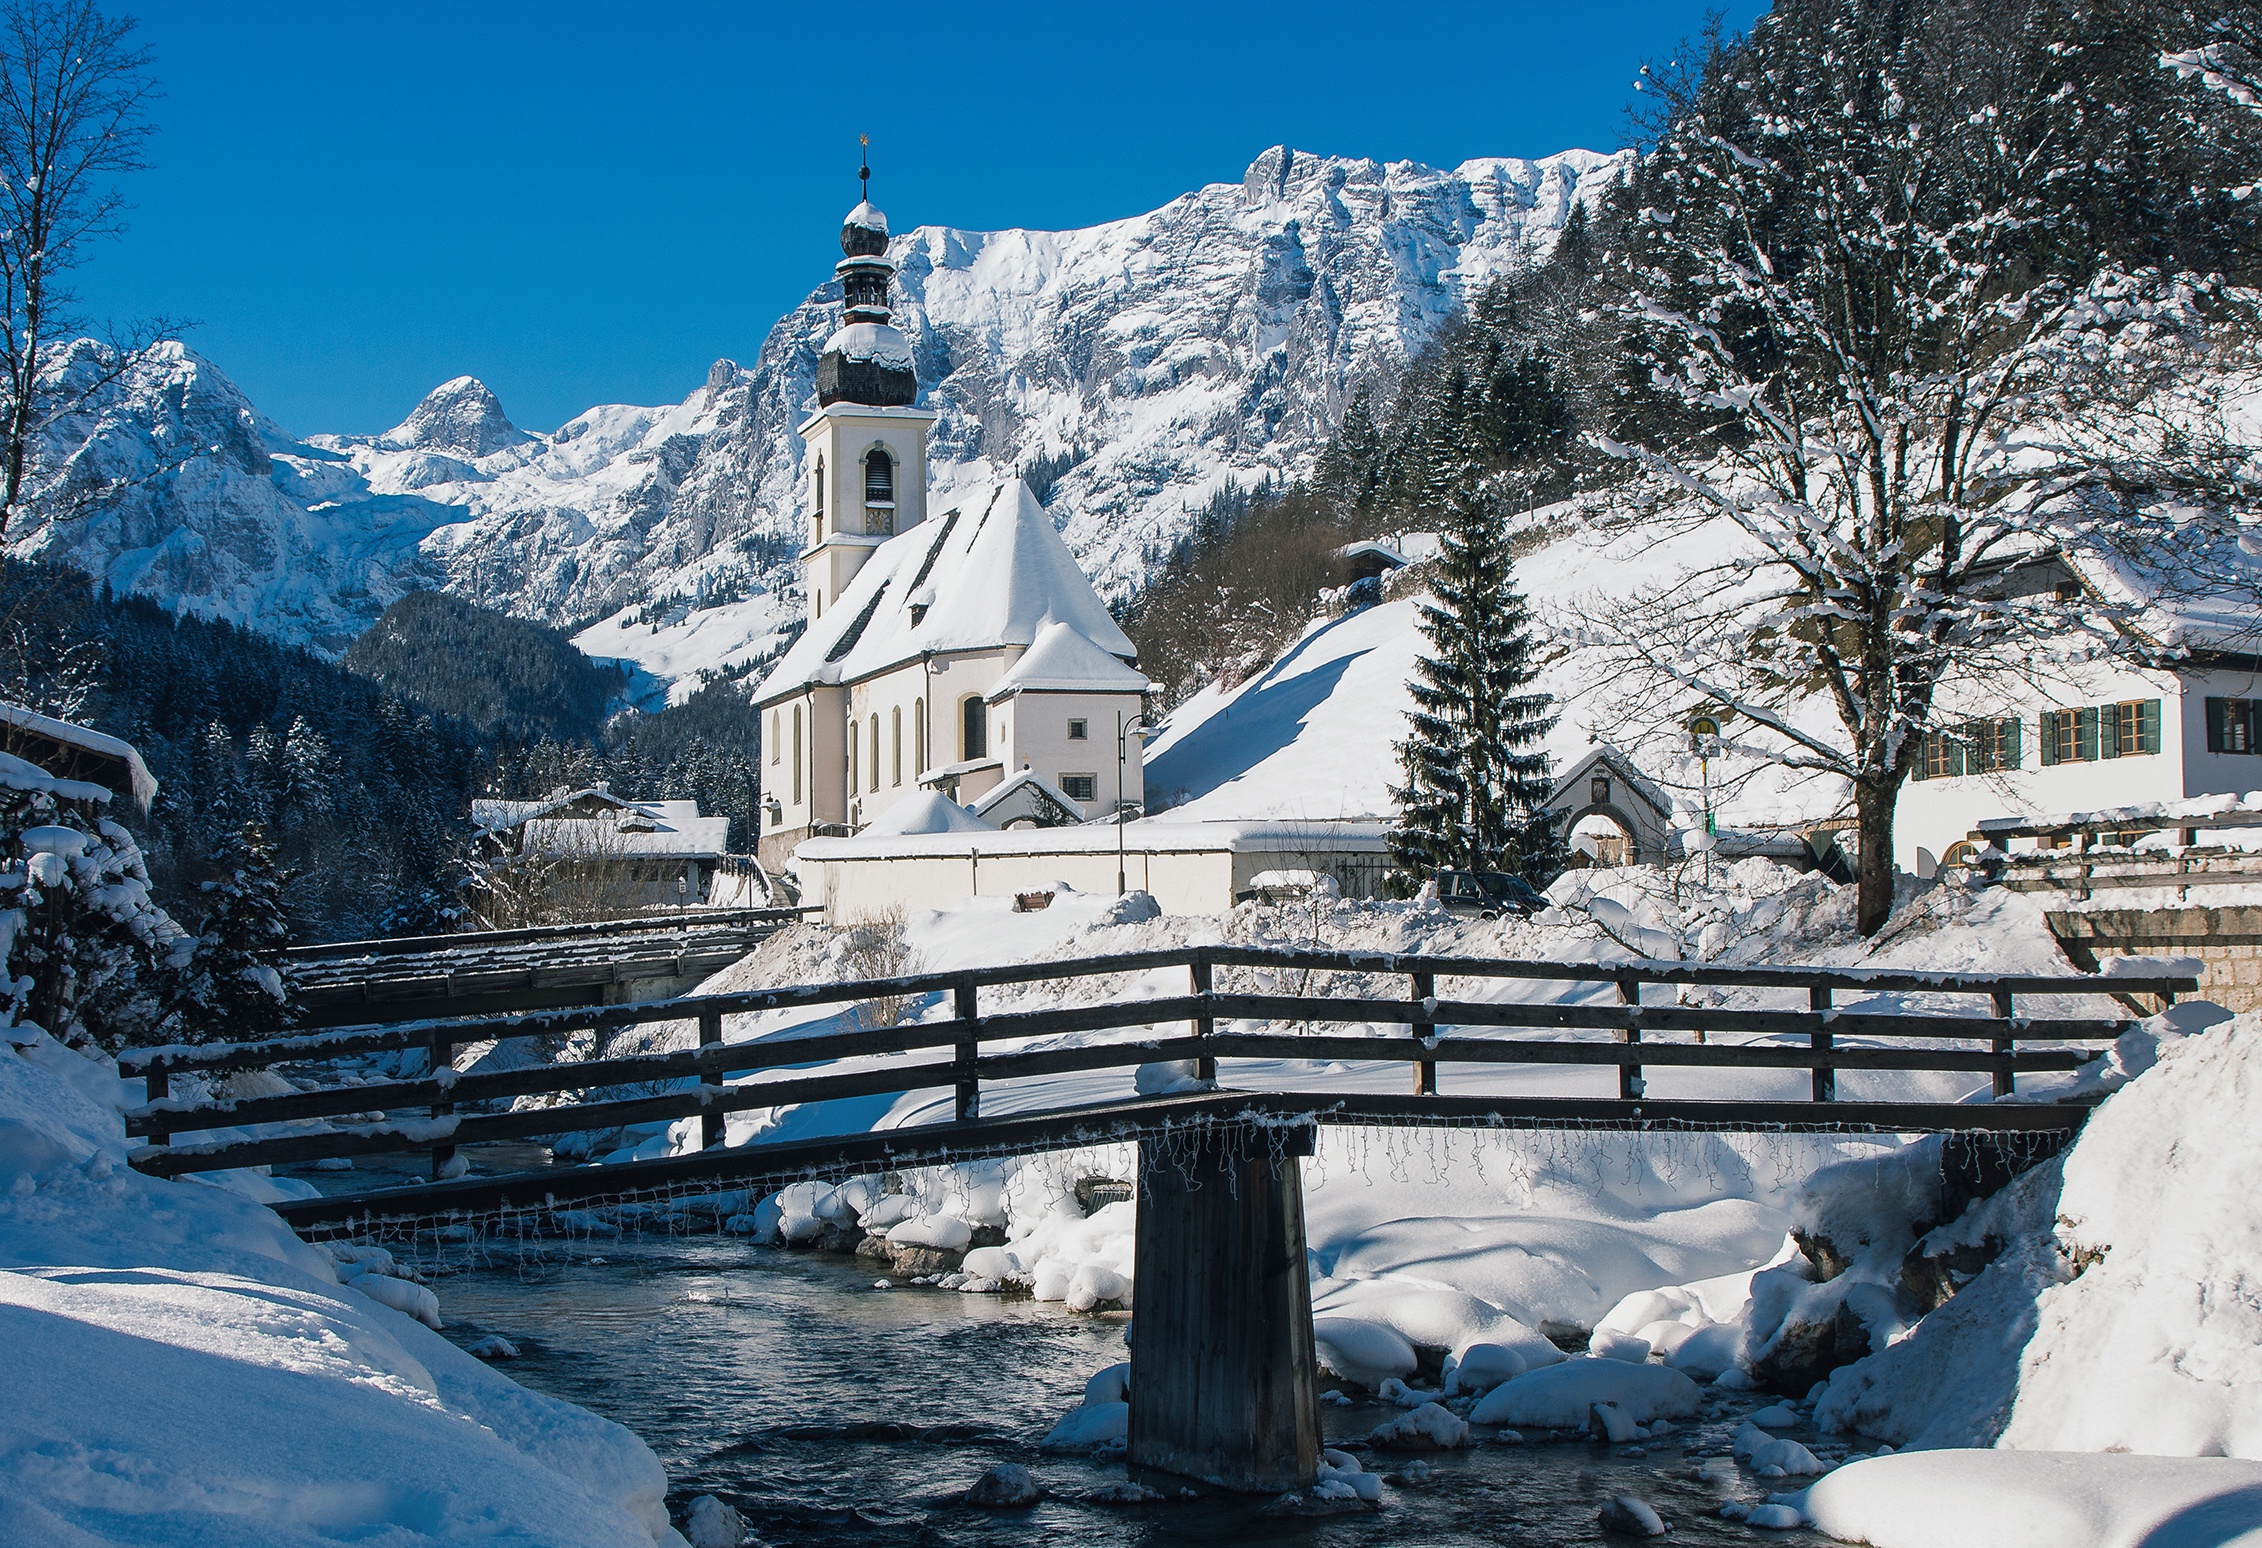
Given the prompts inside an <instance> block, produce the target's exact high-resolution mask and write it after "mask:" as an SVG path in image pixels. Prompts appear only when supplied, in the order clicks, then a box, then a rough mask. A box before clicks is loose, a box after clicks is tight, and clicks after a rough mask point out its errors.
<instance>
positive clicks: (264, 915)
mask: <svg viewBox="0 0 2262 1548" xmlns="http://www.w3.org/2000/svg"><path fill="white" fill-rule="evenodd" d="M288 880H289V878H288V877H287V876H286V875H285V874H284V873H283V870H282V868H281V867H280V866H278V865H277V863H276V860H275V848H274V845H273V844H272V843H270V842H269V841H268V838H267V834H266V831H265V830H264V829H263V828H261V827H260V826H259V824H257V823H255V822H247V823H245V824H244V825H243V826H242V827H241V828H239V829H237V830H236V832H235V834H234V835H233V836H232V837H230V838H229V839H228V840H227V841H226V842H225V843H223V844H222V845H221V846H220V847H219V848H218V849H217V850H215V851H214V852H213V855H212V859H211V862H210V867H209V874H208V875H207V876H206V877H205V879H204V880H203V881H201V882H200V883H198V884H197V898H198V902H199V903H200V904H201V906H202V910H203V912H202V915H201V917H200V918H199V919H198V921H197V929H196V947H195V951H194V953H193V955H191V957H190V958H189V962H188V971H187V974H186V977H185V980H184V982H183V984H182V986H181V989H180V996H179V1000H178V1002H177V1010H176V1026H175V1028H174V1032H173V1035H175V1036H177V1037H179V1038H180V1039H181V1040H183V1041H184V1042H212V1041H220V1040H226V1041H230V1042H242V1041H245V1040H248V1039H253V1038H262V1037H273V1036H275V1035H276V1034H278V1033H280V1032H282V1031H283V1030H284V1029H285V1028H287V1027H288V1026H290V1024H291V1023H292V1021H293V1020H294V1017H293V1015H292V1007H291V1003H290V996H289V993H288V991H287V990H286V989H285V987H284V984H283V979H282V975H281V973H280V972H279V971H278V965H279V963H278V959H279V958H280V956H281V954H282V950H283V948H284V947H285V946H288V945H289V944H290V934H291V931H290V923H289V921H288V919H287V918H286V917H285V914H284V909H283V889H284V887H285V885H286V884H287V882H288Z"/></svg>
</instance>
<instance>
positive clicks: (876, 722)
mask: <svg viewBox="0 0 2262 1548" xmlns="http://www.w3.org/2000/svg"><path fill="white" fill-rule="evenodd" d="M867 756H868V757H869V758H870V759H871V760H872V777H871V779H870V780H868V781H866V783H865V786H864V788H865V789H867V790H877V789H879V788H880V717H879V716H878V715H874V716H873V717H872V750H871V752H870V753H869V754H867Z"/></svg>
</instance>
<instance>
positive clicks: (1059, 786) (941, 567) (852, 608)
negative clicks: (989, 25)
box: [754, 201, 1150, 870]
mask: <svg viewBox="0 0 2262 1548" xmlns="http://www.w3.org/2000/svg"><path fill="white" fill-rule="evenodd" d="M841 249H842V251H843V252H844V253H845V254H846V255H847V256H846V257H845V258H844V259H843V260H842V261H841V263H840V265H839V266H838V267H839V272H840V274H841V277H842V288H843V293H844V296H845V297H846V301H847V305H846V309H845V312H844V317H843V322H842V326H841V328H840V330H839V331H838V332H836V333H835V334H834V335H833V336H832V337H831V338H830V339H829V340H827V341H826V345H825V350H824V354H823V356H822V357H821V358H820V360H819V362H818V368H817V400H818V407H817V411H816V412H815V413H814V414H812V415H810V416H809V418H808V419H807V420H806V421H805V422H804V423H803V424H802V425H801V427H800V433H801V437H802V441H803V444H804V447H805V455H804V466H805V467H806V469H807V475H806V477H805V479H804V482H803V488H804V491H805V499H806V507H805V512H804V519H805V524H806V525H805V531H806V533H807V536H808V540H809V541H808V546H807V547H806V548H804V549H803V550H802V553H801V556H800V558H801V572H802V583H803V588H804V591H805V593H806V596H807V602H808V627H807V628H806V630H804V632H803V633H802V635H801V638H800V639H799V640H798V641H796V642H795V644H794V646H793V648H792V649H791V650H789V651H787V653H786V654H785V656H784V657H783V658H781V659H780V660H779V662H778V663H777V665H776V666H775V667H774V668H772V669H771V671H770V673H769V675H768V676H767V677H766V678H764V679H763V681H762V683H761V685H760V686H759V687H758V688H756V690H755V692H754V706H755V710H756V713H758V714H759V715H760V716H761V717H762V745H763V747H764V754H763V792H764V793H763V802H762V820H761V835H760V840H759V851H758V852H759V856H760V859H761V861H762V863H763V865H764V866H766V867H767V868H769V869H771V870H778V869H781V868H782V867H783V866H784V865H785V864H786V862H787V861H788V859H789V858H790V857H791V856H792V854H793V852H794V850H795V849H796V848H797V847H798V846H799V845H801V844H802V843H803V841H805V840H807V839H810V838H814V837H819V836H831V837H840V836H847V835H851V834H854V833H856V832H858V831H860V830H862V829H864V828H866V827H867V826H869V825H870V824H872V823H873V822H875V821H877V820H878V819H879V818H880V817H882V816H883V815H884V814H885V813H886V812H887V811H888V810H889V809H890V808H891V807H893V806H895V805H896V804H897V803H898V802H901V801H904V800H907V799H912V798H916V797H918V796H920V795H921V794H922V793H927V792H937V793H940V794H942V795H944V796H947V797H948V798H950V799H951V800H953V801H956V802H959V803H964V804H972V803H978V802H979V801H981V800H982V799H983V798H984V797H987V796H988V795H990V794H991V793H992V792H993V791H997V790H999V789H1001V787H1004V786H1005V785H1007V784H1008V783H1009V782H1010V781H1013V780H1014V779H1016V777H1017V776H1020V775H1022V774H1028V775H1030V776H1033V781H1034V783H1033V784H1032V785H1030V786H1027V787H1025V788H1024V791H1023V793H1022V795H1021V796H1020V797H1018V799H1020V800H1021V801H1022V802H1023V804H1025V805H1027V806H1028V808H1029V809H1028V810H1027V811H1017V813H1016V815H1019V816H1022V817H1025V818H1026V819H1027V820H1029V821H1032V822H1042V821H1052V822H1058V821H1061V820H1073V821H1078V822H1082V821H1089V820H1091V819H1093V818H1098V817H1105V816H1113V815H1114V814H1115V813H1116V812H1117V811H1118V810H1119V809H1120V808H1122V807H1123V806H1126V805H1129V806H1136V805H1137V804H1138V803H1139V802H1140V800H1141V799H1142V796H1143V793H1144V787H1143V783H1142V779H1141V759H1142V738H1143V735H1144V729H1145V721H1144V719H1143V717H1142V713H1141V712H1142V710H1143V708H1144V705H1145V697H1144V696H1145V694H1146V693H1147V691H1148V688H1149V686H1150V685H1149V684H1148V682H1147V679H1146V678H1145V677H1144V676H1143V675H1142V674H1141V673H1140V672H1139V670H1138V666H1137V652H1136V650H1135V649H1134V648H1133V646H1132V644H1131V641H1130V639H1129V638H1128V637H1127V636H1126V635H1125V634H1124V633H1123V631H1122V630H1121V629H1120V628H1118V627H1117V626H1116V623H1115V620H1114V618H1113V617H1112V616H1110V614H1109V613H1108V610H1107V607H1106V604H1104V603H1103V602H1101V600H1100V598H1099V595H1098V593H1097V592H1095V591H1094V590H1093V589H1092V585H1091V582H1090V581H1089V580H1088V579H1087V578H1086V577H1085V575H1084V573H1083V572H1082V571H1081V570H1080V569H1078V568H1077V565H1076V561H1075V559H1074V558H1073V557H1072V556H1071V555H1070V554H1069V552H1068V548H1067V545H1065V544H1064V543H1062V542H1061V540H1060V534H1059V532H1058V530H1057V529H1056V528H1055V527H1054V526H1053V522H1052V518H1051V517H1050V516H1049V515H1048V514H1047V513H1046V511H1045V509H1044V507H1043V506H1042V505H1040V504H1038V502H1037V499H1036V497H1035V496H1034V495H1033V494H1031V493H1030V491H1029V489H1028V487H1027V486H1026V485H1025V484H1023V483H1022V482H1021V480H1020V479H1018V478H1008V479H1006V480H1004V481H1002V482H1000V483H997V484H994V485H991V486H989V487H987V488H984V489H979V490H976V491H974V492H973V493H972V494H971V495H970V496H969V497H968V498H966V499H964V500H962V501H960V502H959V503H958V504H956V505H954V506H953V507H952V508H951V509H949V510H946V511H944V512H942V513H941V514H940V515H931V514H930V513H929V511H928V509H927V504H928V488H927V433H928V430H929V428H930V427H931V426H932V424H933V421H934V415H933V414H931V413H929V412H927V411H926V410H923V409H919V408H917V407H915V406H914V404H915V402H916V400H917V397H918V378H917V374H916V371H915V369H914V364H913V359H912V352H911V346H910V344H909V342H908V341H907V340H906V339H905V338H904V336H903V334H902V333H901V332H900V331H898V330H897V329H896V328H895V327H894V326H893V324H892V323H891V322H890V320H889V319H890V316H891V313H890V310H889V307H888V304H887V297H888V285H889V282H890V280H891V279H892V277H893V275H894V273H895V269H894V266H893V265H892V264H890V263H889V262H888V261H887V257H886V251H887V217H886V216H884V215H883V214H881V213H880V211H878V210H877V209H875V208H873V207H872V205H871V203H870V202H869V201H866V202H864V203H861V204H859V205H857V207H856V208H855V209H853V210H851V211H850V212H849V215H848V219H847V221H846V223H845V225H844V227H843V229H842V232H841ZM1040 787H1041V789H1040ZM1040 796H1041V798H1040Z"/></svg>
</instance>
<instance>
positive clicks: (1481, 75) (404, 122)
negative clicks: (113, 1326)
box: [78, 0, 1757, 434]
mask: <svg viewBox="0 0 2262 1548" xmlns="http://www.w3.org/2000/svg"><path fill="white" fill-rule="evenodd" d="M1705 9H1706V7H1705V6H1704V5H1702V4H1701V3H1690V0H1623V3H1588V4H1584V5H1562V4H1549V5H1506V6H1496V7H1489V8H1487V7H1481V6H1479V7H1452V8H1445V7H1439V8H1434V9H1433V8H1428V7H1419V8H1417V7H1408V6H1351V5H1333V4H1325V3H1312V4H1303V5H1262V6H1259V5H1240V6H1234V5H1216V4H1210V5H1180V4H1148V5H1141V6H1067V7H1063V6H1059V5H1029V6H1018V5H995V6H978V7H977V6H968V5H928V6H922V7H918V8H916V9H914V8H910V7H905V6H901V5H885V4H880V5H875V4H870V3H863V4H830V5H827V4H818V5H804V6H796V7H793V8H790V9H785V8H775V9H773V8H770V7H766V6H757V5H732V4H702V3H692V0H681V3H672V4H662V3H652V4H627V3H615V4H610V5H594V4H578V3H571V0H559V3H546V4H541V5H535V4H525V5H516V6H511V5H504V4H500V3H494V0H453V3H449V4H428V3H424V0H390V3H385V4H364V3H349V0H321V3H315V4H308V3H305V0H298V3H294V4H279V3H276V4H270V3H250V0H246V3H223V0H148V3H146V4H142V5H139V6H135V7H131V14H134V15H136V16H138V17H139V18H140V20H141V23H142V33H143V37H144V40H145V41H146V42H147V43H148V44H149V45H150V46H151V47H152V48H153V49H154V50H155V52H156V55H157V74H158V77H159V79H160V81H161V82H162V84H163V87H164V90H165V93H166V95H165V99H164V100H163V101H162V102H160V103H159V104H158V106H157V109H156V118H157V121H158V124H159V133H158V135H157V137H156V139H155V140H154V142H153V143H152V145H151V160H152V163H153V165H152V168H151V170H149V171H148V172H145V173H141V174H139V175H137V176H136V177H134V178H133V179H132V180H131V181H130V183H129V185H128V188H127V193H128V196H129V198H130V199H131V200H132V201H133V203H134V205H135V207H136V208H135V210H134V212H133V214H132V215H131V217H130V220H131V223H132V229H131V230H130V231H129V232H128V234H127V235H126V237H125V238H124V240H123V241H121V242H119V243H116V244H113V245H110V246H108V247H105V248H104V249H103V250H101V251H100V253H99V254H98V255H97V256H96V257H95V258H94V260H93V261H92V262H90V263H89V264H88V265H87V267H86V268H85V270H84V271H83V272H82V273H81V275H80V276H79V287H78V288H79V289H80V291H81V293H82V294H83V296H84V299H85V301H86V304H87V309H88V310H89V311H90V312H91V313H93V314H95V315H97V316H118V317H127V316H137V315H147V314H152V313H165V314H168V315H173V316H184V317H188V318H191V319H193V320H195V322H196V323H197V326H196V327H195V328H194V329H193V330H192V331H191V332H190V333H189V335H188V338H189V342H190V343H191V344H192V345H193V346H194V347H196V348H197V349H198V350H200V351H201V352H203V353H204V354H205V355H207V356H208V357H210V358H211V359H212V360H214V361H215V362H216V363H217V364H219V366H220V367H221V368H222V369H223V370H225V371H226V372H228V373H229V375H231V376H233V377H234V378H235V379H236V380H237V381H238V382H239V383H241V384H242V385H243V387H244V388H245V390H246V391H247V392H249V393H250V394H251V397H252V400H253V401H254V402H256V403H257V404H259V405H260V407H261V408H263V409H265V410H266V411H267V412H268V413H269V414H271V415H273V416H274V417H275V418H276V419H277V420H279V421H280V422H281V423H282V424H283V425H284V427H285V428H286V429H289V430H292V431H294V432H297V433H301V434H305V433H310V432H313V431H317V430H340V431H375V430H381V429H384V428H386V427H387V426H390V425H392V424H394V423H396V422H398V421H399V420H400V419H401V418H402V417H403V416H404V415H405V414H406V413H407V412H408V410H409V408H410V407H411V406H413V405H414V403H415V402H416V400H417V399H418V398H419V397H420V396H422V395H423V393H424V392H426V391H427V390H428V389H430V388H431V387H432V386H434V385H435V384H437V383H439V382H441V381H443V380H445V379H447V378H448V377H451V376H456V375H462V374H470V375H475V376H478V377H480V378H481V379H483V380H485V381H486V382H487V383H488V384H489V385H490V386H492V387H493V388H494V389H495V391H496V392H497V393H498V394H500V395H501V397H502V400H503V404H504V406H505V408H506V409H507V410H508V411H509V412H510V414H511V416H512V418H513V419H514V420H516V421H518V422H519V423H521V424H523V425H526V426H528V427H529V428H533V429H550V428H553V427H554V426H556V425H557V424H559V423H561V422H563V421H564V420H565V419H567V418H569V417H571V416H572V415H573V414H575V413H578V412H579V411H580V410H582V409H584V408H586V407H588V406H589V405H591V404H593V403H602V402H635V403H659V402H668V401H673V400H676V399H679V398H682V397H684V396H685V395H686V394H688V393H689V392H690V391H691V390H692V389H693V388H694V387H696V386H697V385H698V384H699V382H700V381H701V380H702V379H703V378H704V376H705V374H706V369H707V366H708V364H709V362H711V361H712V360H714V359H715V358H716V357H717V356H721V355H729V356H732V357H733V358H736V359H739V360H742V361H750V360H752V359H753V357H754V355H755V353H756V352H757V351H758V350H759V349H760V347H761V343H762V338H763V336H764V334H765V333H766V332H767V331H768V329H769V327H770V325H771V323H773V322H774V321H776V319H777V318H778V316H779V315H780V314H781V313H783V312H785V311H786V310H788V309H789V308H790V307H792V306H793V305H794V304H795V303H796V302H798V301H799V300H800V298H801V297H802V296H803V295H804V294H806V293H807V292H808V291H809V290H810V289H811V288H812V287H814V286H815V285H816V284H818V283H819V282H821V281H822V280H824V279H825V278H826V277H827V276H828V274H829V272H830V269H831V265H832V262H833V260H834V259H835V258H836V257H838V256H839V254H838V249H837V248H836V247H835V245H834V242H835V238H836V234H837V232H838V222H839V218H840V216H841V214H842V212H844V211H845V210H846V209H847V208H848V206H849V205H850V204H852V203H853V202H854V199H855V192H856V180H855V167H856V159H855V158H856V136H857V135H858V134H859V133H869V134H870V135H871V136H872V154H873V162H874V176H873V192H874V198H875V200H876V202H878V203H879V204H880V205H881V207H882V208H884V209H886V210H887V211H888V213H889V215H890V217H891V219H892V220H893V221H894V222H895V225H896V229H898V230H899V231H900V230H904V229H907V228H908V227H910V226H912V225H917V224H922V223H931V224H940V225H954V226H961V227H967V228H973V229H986V228H995V227H1001V226H1035V227H1052V228H1060V227H1072V226H1082V225H1089V224H1092V223H1094V222H1097V221H1102V220H1109V219H1113V218H1116V217H1120V216H1125V215H1132V214H1136V213H1138V212H1140V211H1143V210H1147V209H1152V208H1154V207H1155V206H1157V205H1160V204H1162V203H1164V202H1166V201H1167V200H1169V199H1170V198H1172V197H1174V196H1175V195H1177V194H1179V193H1182V192H1185V191H1186V190H1188V189H1190V188H1194V187H1197V186H1199V185H1201V184H1203V183H1212V182H1220V181H1226V180H1233V179H1238V178H1239V176H1240V174H1241V170H1242V168H1243V167H1245V166H1246V165H1247V164H1248V163H1249V162H1250V161H1251V160H1252V159H1254V158H1255V156H1256V155H1257V154H1258V153H1259V152H1261V151H1263V150H1264V149H1265V148H1266V147H1267V146H1270V145H1273V144H1278V143H1287V144H1290V145H1293V146H1295V147H1297V148H1298V149H1301V150H1307V151H1315V152H1321V153H1327V154H1336V155H1350V156H1372V157H1376V158H1380V159H1384V160H1399V159H1412V160H1419V161H1426V162H1430V163H1432V164H1440V165H1451V164H1454V163H1457V162H1460V161H1463V160H1466V159H1468V158H1470V157H1473V156H1487V155H1521V156H1539V155H1546V154H1548V153H1550V152H1553V151H1558V150H1562V149H1565V148H1567V147H1571V146H1582V147H1587V148H1591V149H1596V150H1608V149H1612V148H1614V147H1615V146H1617V145H1618V144H1619V143H1621V141H1622V139H1623V137H1624V134H1625V126H1624V118H1623V112H1624V108H1625V104H1626V103H1627V101H1628V100H1629V89H1628V88H1629V83H1630V82H1631V81H1632V80H1633V78H1634V73H1635V71H1636V69H1637V67H1638V66H1639V65H1640V64H1641V62H1642V61H1643V60H1645V59H1651V58H1663V57H1666V56H1668V55H1669V54H1670V53H1671V51H1672V50H1673V48H1674V46H1675V44H1676V43H1677V42H1678V41H1679V40H1680V39H1682V38H1683V37H1685V36H1689V35H1692V34H1694V33H1696V32H1697V31H1698V30H1699V29H1701V27H1702V26H1703V22H1704V14H1705ZM1756 11H1757V7H1756V6H1755V5H1754V4H1752V3H1750V0H1740V3H1739V4H1738V5H1737V6H1735V7H1733V8H1731V10H1730V11H1729V20H1730V21H1731V23H1734V24H1736V25H1744V24H1748V22H1749V20H1750V19H1751V17H1752V15H1754V14H1756Z"/></svg>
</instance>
